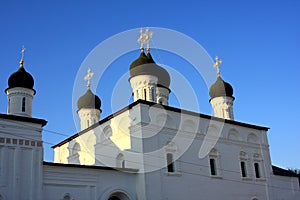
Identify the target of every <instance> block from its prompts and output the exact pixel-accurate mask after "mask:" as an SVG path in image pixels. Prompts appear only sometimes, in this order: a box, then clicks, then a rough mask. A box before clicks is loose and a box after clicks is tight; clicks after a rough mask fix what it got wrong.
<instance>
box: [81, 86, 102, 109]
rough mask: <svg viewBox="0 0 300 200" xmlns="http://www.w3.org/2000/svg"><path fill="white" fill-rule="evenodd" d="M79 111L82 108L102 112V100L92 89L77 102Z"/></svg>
mask: <svg viewBox="0 0 300 200" xmlns="http://www.w3.org/2000/svg"><path fill="white" fill-rule="evenodd" d="M77 107H78V110H80V109H81V108H95V109H98V110H101V109H100V107H101V100H100V98H99V97H98V96H97V95H95V94H94V93H93V92H92V91H91V90H90V89H88V90H87V91H86V93H85V94H84V95H82V96H81V97H80V98H79V99H78V101H77Z"/></svg>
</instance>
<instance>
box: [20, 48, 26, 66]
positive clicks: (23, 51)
mask: <svg viewBox="0 0 300 200" xmlns="http://www.w3.org/2000/svg"><path fill="white" fill-rule="evenodd" d="M25 50H26V49H25V47H24V45H23V46H22V50H21V60H20V67H23V66H24V54H25Z"/></svg>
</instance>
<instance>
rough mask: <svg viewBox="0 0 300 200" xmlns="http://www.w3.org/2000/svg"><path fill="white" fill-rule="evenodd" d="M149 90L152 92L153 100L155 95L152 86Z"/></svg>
mask: <svg viewBox="0 0 300 200" xmlns="http://www.w3.org/2000/svg"><path fill="white" fill-rule="evenodd" d="M151 92H152V100H153V101H154V100H155V96H154V88H151Z"/></svg>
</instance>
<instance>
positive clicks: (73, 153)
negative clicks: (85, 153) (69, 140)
mask: <svg viewBox="0 0 300 200" xmlns="http://www.w3.org/2000/svg"><path fill="white" fill-rule="evenodd" d="M80 151H81V148H80V144H79V143H78V142H76V143H75V144H74V145H73V148H72V155H75V154H78V152H80Z"/></svg>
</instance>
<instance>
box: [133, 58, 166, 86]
mask: <svg viewBox="0 0 300 200" xmlns="http://www.w3.org/2000/svg"><path fill="white" fill-rule="evenodd" d="M146 74H149V75H153V76H156V77H157V78H158V82H157V85H158V86H161V87H166V88H169V86H170V75H169V73H168V72H167V70H165V69H164V68H162V67H160V66H159V65H157V64H156V63H155V61H154V60H153V58H152V56H151V54H150V53H147V55H146V54H145V53H144V52H141V54H140V56H139V57H138V59H136V60H135V61H133V62H132V63H131V65H130V75H131V77H134V76H138V75H146Z"/></svg>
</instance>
